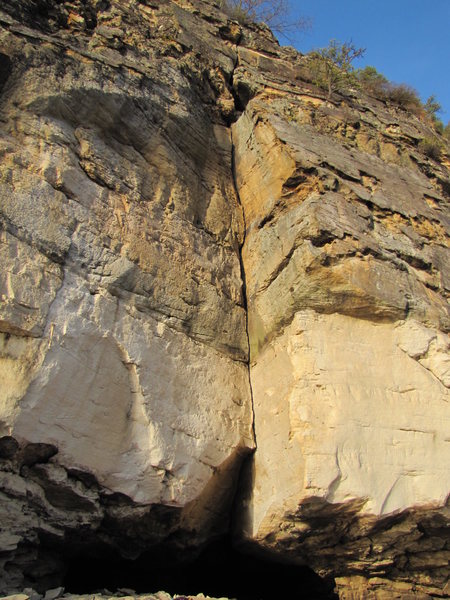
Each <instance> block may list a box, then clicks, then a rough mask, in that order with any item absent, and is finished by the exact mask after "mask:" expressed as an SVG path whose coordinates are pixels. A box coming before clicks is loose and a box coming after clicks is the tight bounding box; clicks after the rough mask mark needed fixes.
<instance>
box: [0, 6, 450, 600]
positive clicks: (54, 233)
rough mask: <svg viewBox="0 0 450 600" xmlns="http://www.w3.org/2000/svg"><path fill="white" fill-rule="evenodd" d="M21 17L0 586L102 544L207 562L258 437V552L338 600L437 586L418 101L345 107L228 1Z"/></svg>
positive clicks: (439, 516)
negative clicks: (332, 584)
mask: <svg viewBox="0 0 450 600" xmlns="http://www.w3.org/2000/svg"><path fill="white" fill-rule="evenodd" d="M0 26H1V30H0V131H1V137H0V153H1V161H0V260H1V264H2V271H1V273H0V278H1V279H0V295H1V302H0V436H3V437H1V439H0V461H1V464H2V472H1V480H0V493H1V495H2V502H1V504H0V521H1V523H2V531H1V534H0V535H1V537H0V569H2V571H3V573H2V574H1V577H0V579H1V586H0V590H3V591H4V592H6V591H14V590H15V591H18V592H19V591H21V590H22V589H23V588H24V587H25V586H26V585H32V586H33V587H37V588H38V589H39V591H43V590H45V589H47V588H49V587H54V586H55V585H57V584H59V582H60V581H61V577H62V575H63V573H64V563H65V562H67V561H68V560H70V558H71V556H75V555H76V554H77V553H80V552H84V551H86V549H88V550H89V552H91V553H92V554H93V555H99V554H102V553H103V552H114V553H117V554H120V555H122V556H124V557H127V558H134V557H137V556H139V555H140V554H142V553H143V552H153V554H152V556H153V557H156V556H157V555H158V552H159V551H160V550H161V549H162V550H164V552H168V553H169V554H170V556H172V557H173V556H175V555H176V553H177V552H178V551H183V552H191V553H192V555H194V554H195V552H197V551H198V548H200V547H201V546H202V544H204V543H206V542H207V541H208V540H210V539H211V538H212V537H214V536H218V535H220V534H222V533H224V532H225V531H227V530H228V529H229V527H230V509H231V503H232V500H233V497H234V494H235V489H236V484H237V478H238V475H239V471H240V468H241V463H242V460H243V458H244V457H245V456H246V455H248V454H249V453H250V452H251V451H252V450H253V448H254V445H255V439H254V434H255V436H256V444H257V450H256V452H255V454H254V457H253V458H252V459H250V460H249V461H247V463H246V467H245V470H244V474H243V476H242V477H241V486H240V487H241V490H240V492H239V499H240V501H239V502H238V503H237V504H236V507H235V511H236V514H235V527H234V528H235V536H236V540H237V541H239V542H240V543H241V544H242V546H243V547H246V548H247V549H249V550H250V551H258V552H261V551H263V552H268V553H269V555H271V554H272V555H274V556H275V557H276V558H277V560H285V561H287V562H294V563H299V564H307V565H308V566H310V567H312V568H313V569H315V570H316V571H317V572H318V573H320V574H322V575H326V576H329V577H336V586H337V588H336V589H337V590H338V592H339V594H340V596H341V597H342V598H346V599H353V598H355V599H356V598H366V597H367V598H371V597H373V598H385V597H386V598H387V597H394V596H393V594H396V595H397V596H398V597H404V598H408V597H411V598H412V597H415V598H419V597H420V598H422V597H424V598H426V597H436V596H437V597H439V596H441V597H445V595H446V594H447V593H448V591H447V592H446V591H445V581H446V578H447V577H448V559H449V548H448V526H449V525H448V504H447V502H448V500H447V499H448V493H449V490H450V478H449V469H448V466H449V463H450V460H449V459H450V455H449V450H448V446H449V437H448V431H449V425H450V414H449V396H450V394H449V391H448V387H449V386H450V359H449V353H448V348H449V342H448V331H449V314H448V295H449V291H450V260H449V254H450V250H449V247H448V231H449V212H448V207H449V200H448V194H449V190H450V183H449V170H448V169H449V164H450V162H449V156H448V153H447V154H446V153H443V156H442V161H441V162H440V163H438V162H436V161H434V160H432V159H429V158H427V157H426V156H424V155H423V154H422V153H421V151H420V147H419V145H418V142H419V141H420V140H421V139H423V138H425V137H427V136H429V135H430V130H429V129H428V126H427V124H426V123H425V122H423V121H422V120H421V119H419V118H418V117H416V116H413V115H408V114H407V113H405V112H404V111H401V110H399V109H396V108H394V107H392V106H388V105H385V104H383V103H381V102H379V101H377V100H375V99H371V98H368V97H366V96H364V95H363V94H362V93H359V92H356V91H355V92H354V93H353V94H350V95H349V96H347V97H345V98H344V97H341V96H336V97H335V98H333V99H332V101H327V100H326V98H325V95H324V94H323V93H322V92H321V91H320V90H319V89H317V88H316V87H315V86H314V85H313V84H312V83H311V82H310V78H309V73H308V70H307V64H306V62H305V61H304V60H303V59H302V56H301V55H300V54H298V53H297V52H295V51H294V50H293V49H290V48H280V47H279V46H278V45H277V43H276V41H275V40H274V38H273V37H272V35H271V34H270V32H269V31H268V30H267V29H266V28H264V27H256V26H248V27H242V26H240V25H239V24H238V23H237V22H235V21H233V20H232V19H230V18H229V17H227V16H226V15H225V14H223V13H222V12H221V11H220V10H219V5H218V3H215V2H213V1H209V0H205V1H202V0H158V1H157V2H153V1H151V0H146V1H140V2H132V1H131V0H86V1H83V2H81V1H80V2H78V1H76V2H68V1H67V2H60V3H49V2H45V1H44V0H22V1H19V0H5V1H4V2H3V3H2V6H1V8H0ZM249 371H250V373H249ZM252 402H253V409H254V417H253V412H252ZM253 427H254V431H253ZM436 590H438V591H436ZM389 594H390V595H389Z"/></svg>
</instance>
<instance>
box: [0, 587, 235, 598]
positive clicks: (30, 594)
mask: <svg viewBox="0 0 450 600" xmlns="http://www.w3.org/2000/svg"><path fill="white" fill-rule="evenodd" d="M0 598H2V599H3V600H57V599H58V598H67V599H68V600H102V599H105V600H106V599H112V598H122V599H123V600H125V599H126V600H228V598H212V597H211V596H205V595H204V594H197V595H196V596H183V595H179V594H175V595H174V596H171V595H170V594H167V593H166V592H156V593H155V594H136V592H135V591H134V590H127V589H123V590H119V591H117V592H116V593H112V592H110V591H108V590H101V591H98V592H94V593H92V594H69V593H64V588H55V589H53V590H48V591H47V592H46V593H45V594H44V595H41V594H38V593H37V592H35V591H34V590H28V589H26V590H24V591H23V593H18V594H12V595H10V596H0ZM230 600H233V599H230Z"/></svg>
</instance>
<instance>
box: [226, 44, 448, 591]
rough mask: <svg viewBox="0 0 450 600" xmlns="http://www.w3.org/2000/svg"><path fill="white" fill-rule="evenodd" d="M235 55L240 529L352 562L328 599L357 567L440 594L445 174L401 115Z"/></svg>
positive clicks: (268, 541) (312, 561) (308, 557)
mask: <svg viewBox="0 0 450 600" xmlns="http://www.w3.org/2000/svg"><path fill="white" fill-rule="evenodd" d="M241 57H242V63H241V65H240V67H239V72H238V74H235V78H239V80H240V82H241V86H245V85H247V86H248V87H249V86H250V84H251V83H253V86H254V87H255V83H254V82H255V81H258V84H257V86H256V89H254V90H253V96H254V97H253V99H251V100H250V102H249V103H248V105H247V107H246V110H245V112H244V114H243V115H242V116H241V117H240V118H239V120H238V121H237V122H236V123H235V124H234V125H233V143H234V147H235V173H236V182H237V189H238V191H239V195H240V200H241V203H242V205H243V208H244V218H245V222H246V238H245V243H244V246H243V251H242V257H243V264H244V272H245V275H246V288H247V302H248V323H249V339H250V347H251V350H250V359H251V360H250V373H251V385H252V394H253V402H254V412H255V432H256V440H257V451H256V453H255V457H254V462H253V464H252V466H251V468H250V469H249V477H250V478H251V485H250V484H249V488H248V492H247V494H246V495H245V497H244V499H243V507H242V508H243V514H242V515H241V521H240V526H241V527H242V535H243V538H244V539H245V540H247V541H248V543H249V544H250V545H252V546H256V547H263V548H265V549H267V550H270V551H273V552H276V553H279V554H281V555H283V556H284V557H285V558H288V557H290V558H291V559H292V560H294V561H298V562H306V563H307V564H309V565H311V566H313V568H315V569H316V570H317V571H318V572H319V573H321V574H324V575H326V574H329V573H332V574H334V575H336V574H342V575H343V576H344V575H347V576H348V575H349V574H351V573H353V574H355V579H353V578H352V577H351V578H350V580H349V579H348V577H347V578H345V577H343V578H341V579H338V580H337V583H338V589H339V590H341V593H342V597H345V598H353V597H355V598H356V597H358V598H359V597H361V598H362V597H366V596H365V595H364V592H362V591H361V590H363V589H364V585H365V584H364V585H363V584H361V581H366V582H367V575H368V574H371V575H372V576H373V577H375V578H377V577H378V578H379V579H380V578H381V579H380V581H382V580H383V578H384V580H383V583H382V584H380V582H378V583H377V584H374V586H370V585H369V584H368V583H367V586H366V590H368V589H369V587H370V589H371V590H372V592H371V593H374V594H375V596H374V597H376V593H378V592H379V593H380V596H379V597H382V594H383V593H394V591H395V593H397V591H396V590H394V588H392V589H391V592H386V579H389V578H397V577H398V578H399V579H400V580H408V581H403V582H402V583H401V585H400V588H401V586H402V585H404V586H405V587H404V588H402V589H403V591H404V594H406V593H407V592H408V590H409V592H408V593H411V594H413V593H415V592H414V590H416V592H417V593H426V594H428V592H429V593H431V591H429V590H428V591H424V590H425V589H426V588H427V586H428V585H429V584H430V583H431V582H432V581H434V583H435V585H434V590H433V593H436V594H437V595H445V593H446V592H445V591H444V587H445V582H446V580H447V576H448V560H449V552H448V548H447V547H446V539H447V536H448V508H446V507H447V498H448V493H449V489H450V479H449V470H448V465H449V449H448V442H449V438H448V431H449V425H450V421H449V419H450V411H449V399H450V394H449V390H448V388H449V386H450V379H449V373H450V370H449V366H450V361H449V355H448V349H449V341H448V335H447V333H448V330H449V318H448V293H449V287H450V284H449V267H450V261H449V248H448V231H449V216H448V214H449V213H448V189H449V188H448V170H447V168H446V167H444V166H443V165H438V164H436V163H435V162H434V161H431V160H427V159H424V157H423V156H422V155H421V154H420V153H419V152H418V150H417V142H418V141H419V140H420V139H422V138H424V137H425V136H426V135H427V130H426V127H425V126H424V124H423V123H421V121H420V120H419V119H417V118H413V117H411V116H410V117H409V118H408V121H405V120H404V118H405V117H404V116H403V115H402V113H401V111H398V110H393V109H392V107H385V106H383V105H382V104H381V103H379V102H378V103H377V102H376V101H374V100H372V99H368V98H364V97H362V96H361V95H359V96H358V95H355V96H354V97H353V98H351V97H350V98H347V99H346V102H345V103H339V101H335V102H333V103H330V102H329V101H327V100H326V99H325V97H324V96H321V95H320V94H317V92H316V91H314V92H313V91H312V88H311V87H310V86H308V85H307V84H305V82H303V81H302V82H301V83H298V82H297V77H298V71H297V75H296V73H295V71H294V72H293V69H292V66H291V71H289V68H287V67H285V62H284V61H283V60H281V58H280V57H267V56H265V57H261V56H260V54H259V53H256V52H251V51H249V50H245V51H242V52H241ZM255 70H257V73H258V77H256V76H255ZM279 73H286V76H285V78H284V80H283V81H282V82H280V79H279V76H276V75H275V74H279ZM359 574H361V575H364V576H365V577H366V579H364V577H363V578H362V579H361V578H360V579H358V577H357V576H358V575H359ZM353 581H357V582H358V583H357V585H356V584H355V586H354V588H352V585H353V583H351V582H353ZM411 581H412V582H414V583H415V584H417V588H414V587H413V586H412V585H411ZM432 587H433V586H432ZM372 588H373V589H372ZM400 588H399V589H400ZM349 590H353V591H349ZM373 590H375V591H373ZM376 590H378V592H377V591H376ZM421 590H422V591H421ZM436 590H441V592H440V593H439V594H438V593H437V591H436ZM358 593H361V594H362V595H361V596H359V595H358ZM367 593H368V592H367ZM352 594H353V595H352ZM405 597H406V596H405ZM427 597H428V596H427Z"/></svg>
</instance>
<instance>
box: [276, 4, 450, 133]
mask: <svg viewBox="0 0 450 600" xmlns="http://www.w3.org/2000/svg"><path fill="white" fill-rule="evenodd" d="M291 6H292V8H293V12H295V14H296V15H302V16H304V17H307V18H309V19H310V20H311V28H310V29H309V30H307V31H305V32H300V33H299V34H297V35H295V36H290V38H291V40H290V42H288V41H286V40H283V39H282V38H280V42H281V43H286V44H288V43H290V44H291V45H293V46H295V47H296V48H297V49H298V50H300V51H301V52H309V51H310V50H312V49H313V48H321V47H324V46H327V45H328V42H329V41H330V40H331V39H336V40H338V41H340V42H348V41H350V40H351V41H352V42H353V44H354V45H355V46H356V47H358V48H360V47H362V48H366V52H365V55H364V58H363V59H361V60H358V61H357V62H355V66H358V67H364V66H365V65H373V66H374V67H376V69H377V70H378V71H380V73H383V75H384V76H385V77H387V78H388V79H389V80H391V81H394V82H396V83H407V84H409V85H411V86H412V87H413V88H414V89H416V91H417V92H418V93H419V95H420V97H421V98H422V100H424V101H425V100H426V99H427V98H428V97H429V96H431V95H432V94H434V95H435V96H436V98H437V100H438V102H439V103H440V104H441V105H442V108H443V111H442V113H440V114H438V117H440V118H441V119H442V120H443V121H444V123H447V122H448V121H450V0H291Z"/></svg>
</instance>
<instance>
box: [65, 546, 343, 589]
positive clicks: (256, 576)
mask: <svg viewBox="0 0 450 600" xmlns="http://www.w3.org/2000/svg"><path fill="white" fill-rule="evenodd" d="M157 562H158V564H156V559H155V557H152V556H145V555H144V556H141V557H140V558H139V559H137V560H134V561H132V560H124V559H119V558H117V557H116V558H114V557H103V558H94V557H91V556H89V555H88V553H83V554H82V555H79V556H77V557H72V559H71V560H70V561H69V564H68V571H67V573H66V576H65V579H64V582H63V585H64V587H65V590H66V592H71V593H92V592H96V591H97V592H100V591H102V590H109V591H111V592H116V591H117V590H119V589H120V588H128V589H131V590H134V591H136V592H137V593H155V592H157V591H160V590H163V591H165V592H168V593H169V594H171V595H176V594H178V595H179V596H181V597H182V596H183V595H185V596H189V595H193V596H195V595H197V594H200V593H203V594H205V595H207V596H212V597H217V598H220V597H224V596H225V597H227V598H235V599H236V600H269V599H270V600H275V599H277V598H281V597H283V598H286V600H288V599H289V600H331V599H335V598H337V596H336V595H335V594H334V593H333V587H334V581H332V580H331V581H325V580H324V579H321V578H320V577H319V576H318V575H317V574H316V573H314V571H312V570H311V569H309V568H307V567H301V566H294V565H286V564H280V563H277V562H274V561H271V560H268V559H267V558H264V559H262V558H258V557H255V556H251V555H248V554H242V553H240V552H238V551H236V550H235V549H234V548H233V546H232V544H231V543H230V541H229V540H228V539H226V540H221V541H216V542H214V543H213V544H211V545H209V546H208V547H207V548H206V549H205V550H204V551H203V552H202V554H201V555H200V556H199V557H198V558H197V559H196V560H194V561H192V562H189V563H183V564H170V566H169V565H168V564H167V563H166V564H164V563H162V562H161V561H160V560H158V561H157Z"/></svg>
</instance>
